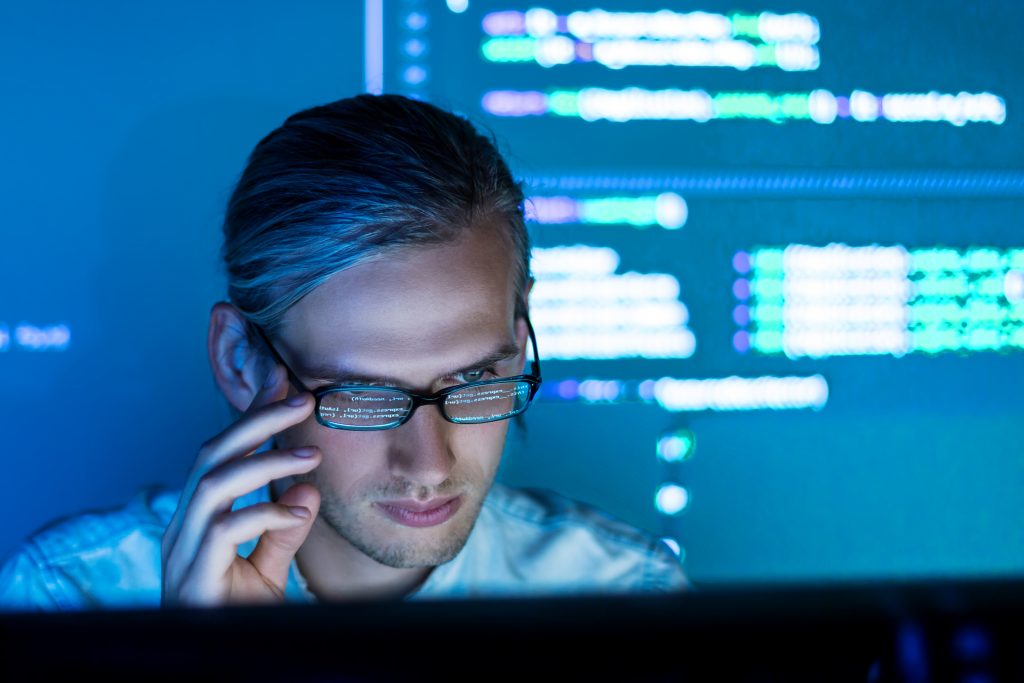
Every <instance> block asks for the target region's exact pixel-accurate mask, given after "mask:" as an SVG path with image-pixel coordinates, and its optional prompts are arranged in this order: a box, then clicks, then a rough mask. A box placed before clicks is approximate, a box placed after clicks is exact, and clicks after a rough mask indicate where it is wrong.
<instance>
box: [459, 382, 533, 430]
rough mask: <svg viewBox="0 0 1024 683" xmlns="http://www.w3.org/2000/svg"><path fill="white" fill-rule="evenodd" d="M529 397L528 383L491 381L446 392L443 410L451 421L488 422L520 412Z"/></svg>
mask: <svg viewBox="0 0 1024 683" xmlns="http://www.w3.org/2000/svg"><path fill="white" fill-rule="evenodd" d="M529 400H530V383H529V382H521V381H517V382H495V383H494V384H482V385H480V386H476V387H467V388H465V389H460V390H459V391H456V392H453V393H451V394H449V395H448V399H447V400H446V401H445V403H444V409H445V412H446V413H448V417H449V418H451V419H452V420H453V421H454V422H490V421H492V420H501V419H504V418H506V417H512V416H513V415H515V414H516V413H521V412H523V411H524V410H526V406H527V404H528V403H529Z"/></svg>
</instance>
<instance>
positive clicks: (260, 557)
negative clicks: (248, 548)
mask: <svg viewBox="0 0 1024 683" xmlns="http://www.w3.org/2000/svg"><path fill="white" fill-rule="evenodd" d="M275 502H276V503H278V504H281V505H288V506H293V505H294V506H297V507H302V508H306V509H307V510H309V512H310V515H309V518H308V519H307V520H306V521H305V522H303V523H301V524H298V525H296V526H293V527H288V528H286V529H269V530H267V531H265V532H263V535H262V536H260V540H259V542H258V543H257V544H256V547H255V548H254V549H253V551H252V553H250V554H249V561H250V562H251V563H252V564H253V566H254V567H256V570H257V571H258V572H259V573H260V574H263V576H265V577H266V578H267V580H268V581H270V582H272V583H273V584H274V585H275V586H278V587H280V588H281V589H282V590H284V587H285V585H286V584H287V582H288V569H289V567H290V566H291V563H292V559H293V558H294V557H295V553H297V552H298V550H299V548H300V547H301V546H302V544H303V542H304V541H305V540H306V537H307V536H308V535H309V532H310V530H311V529H312V528H313V520H315V519H316V515H317V513H318V512H319V511H320V492H319V491H318V490H317V489H316V487H315V486H313V485H312V484H305V483H301V484H296V485H294V486H292V487H291V488H289V489H288V490H287V491H285V492H284V493H282V494H281V497H280V498H278V499H277V500H276V501H275Z"/></svg>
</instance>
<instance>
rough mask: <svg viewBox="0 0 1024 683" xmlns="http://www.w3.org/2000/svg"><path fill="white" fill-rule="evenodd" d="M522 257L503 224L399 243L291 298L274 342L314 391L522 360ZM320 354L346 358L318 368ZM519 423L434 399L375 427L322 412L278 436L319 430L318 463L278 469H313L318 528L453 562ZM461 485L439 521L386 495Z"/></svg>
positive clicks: (312, 435) (445, 490)
mask: <svg viewBox="0 0 1024 683" xmlns="http://www.w3.org/2000/svg"><path fill="white" fill-rule="evenodd" d="M477 227H479V226H477ZM488 227H490V226H488ZM512 268H513V264H512V255H511V252H510V251H509V249H508V246H507V244H506V242H505V241H504V240H503V239H502V238H501V237H500V236H499V235H497V234H496V233H494V232H492V231H491V230H477V229H474V230H471V231H467V232H465V233H464V234H463V236H462V237H461V238H460V239H459V241H457V242H452V243H448V244H444V245H438V246H426V247H425V246H418V247H412V248H410V249H408V250H401V251H396V252H391V253H388V254H385V255H384V256H382V257H380V258H378V259H375V260H372V261H368V262H363V263H360V264H359V265H357V266H354V267H352V268H348V269H346V270H343V271H341V272H339V273H337V274H335V275H334V276H333V277H331V278H330V279H329V280H328V281H327V282H325V283H324V284H322V285H321V286H319V287H318V288H317V289H315V290H313V291H312V292H311V293H310V294H308V295H307V296H305V297H304V298H303V299H302V300H300V301H299V303H297V304H296V305H294V306H293V307H292V308H291V309H290V310H289V311H288V312H287V314H286V316H285V321H284V322H285V324H284V327H283V330H282V332H281V335H280V337H279V338H278V339H276V340H275V345H276V346H277V349H278V351H279V352H280V353H281V355H282V356H283V357H284V359H285V361H287V362H288V364H289V365H290V366H291V367H292V369H293V370H294V371H295V373H296V374H297V375H298V376H299V378H300V379H301V380H302V381H303V383H304V384H305V385H306V387H307V388H309V389H310V390H314V391H315V390H316V389H318V388H320V387H322V386H326V385H328V384H342V383H347V381H348V380H347V376H348V373H349V372H350V373H356V374H359V375H367V376H383V377H392V378H395V380H396V384H397V385H398V386H400V387H402V388H406V389H409V390H411V391H414V392H419V393H424V394H429V393H432V392H434V391H437V390H439V389H443V388H445V387H448V386H452V385H454V384H461V383H464V382H472V381H476V380H481V379H491V378H493V377H495V376H509V375H516V374H520V373H521V372H522V371H523V366H524V363H525V360H526V347H527V346H528V345H529V341H528V333H527V329H526V324H525V322H524V321H523V320H518V321H513V312H514V282H513V270H512ZM508 344H513V345H515V347H516V348H517V349H518V350H519V351H518V353H516V355H514V356H513V357H511V358H508V359H507V360H503V361H499V362H497V363H495V364H493V365H492V366H489V370H484V371H479V372H467V373H464V374H454V375H452V374H450V373H452V372H454V371H455V370H457V369H459V368H464V367H468V366H471V365H473V364H475V363H476V362H477V361H479V360H480V359H482V358H485V357H487V356H488V355H489V354H491V353H492V352H493V351H494V350H495V349H499V348H501V347H502V346H505V345H508ZM320 366H329V367H336V368H339V372H336V373H331V374H326V373H312V372H311V368H315V367H320ZM341 369H344V370H341ZM297 391H298V390H297V389H296V388H292V389H290V390H289V394H294V393H297ZM508 426H509V421H508V420H500V421H496V422H487V423H483V424H452V423H450V422H447V421H446V420H444V418H443V417H442V416H441V414H440V410H439V408H438V406H434V405H424V406H420V407H419V408H417V410H416V412H415V413H414V414H413V415H412V417H411V418H410V419H409V421H408V422H406V423H405V424H403V425H402V426H400V427H397V428H394V429H388V430H377V431H366V432H357V431H349V430H341V429H330V428H328V427H325V426H323V425H321V424H319V423H318V422H317V421H316V417H315V416H314V415H310V417H309V418H308V419H307V420H306V421H304V422H302V423H300V424H298V425H296V426H294V427H292V428H290V429H287V430H285V431H283V432H281V433H280V434H278V435H277V436H276V437H275V438H276V443H277V447H280V448H290V447H297V446H301V445H305V444H314V445H316V446H318V447H319V448H320V449H321V451H322V452H323V461H322V463H321V464H320V466H319V467H317V468H316V469H314V470H313V471H312V472H310V473H308V474H306V475H302V476H297V477H292V478H289V479H285V480H282V482H278V483H279V484H282V483H283V484H284V486H280V487H279V490H281V491H283V490H284V489H285V488H287V487H288V486H290V485H291V483H293V482H297V481H305V482H309V483H311V484H313V485H315V486H316V487H317V489H318V490H319V491H320V497H321V503H320V512H319V514H318V516H317V519H316V521H315V524H314V528H313V530H312V532H311V534H323V533H324V532H328V533H330V532H333V533H334V534H337V535H338V536H340V537H341V538H342V539H344V540H345V541H347V542H348V543H349V544H351V545H352V546H354V547H355V548H357V549H358V550H360V551H362V552H363V553H365V554H366V555H368V556H369V557H371V558H373V559H374V560H376V561H377V562H380V563H382V564H385V565H388V566H391V567H427V566H433V565H437V564H441V563H443V562H447V561H448V560H450V559H452V558H453V557H455V555H457V554H458V552H459V551H460V550H461V549H462V547H463V545H464V544H465V542H466V539H467V538H468V537H469V533H470V531H471V530H472V528H473V524H474V522H475V521H476V518H477V514H478V513H479V511H480V507H481V504H482V502H483V499H484V496H485V495H486V494H487V491H488V490H489V489H490V486H491V484H492V482H493V480H494V475H495V473H496V471H497V468H498V464H499V462H500V460H501V453H502V450H503V447H504V444H505V437H506V433H507V431H508ZM450 496H458V497H459V498H458V501H457V503H458V506H457V508H456V509H455V512H454V514H453V515H451V516H450V517H449V518H447V519H446V520H445V521H443V522H440V523H436V524H429V525H426V526H424V525H419V526H416V525H410V524H409V523H407V522H403V521H401V520H396V519H395V518H394V517H393V514H394V510H393V509H392V511H391V512H392V514H388V511H387V509H386V508H383V507H381V506H380V505H379V504H380V503H382V502H385V501H392V502H394V501H403V500H404V501H410V500H415V501H422V502H427V501H434V500H437V499H444V498H448V497H450ZM324 525H326V527H328V528H325V527H324Z"/></svg>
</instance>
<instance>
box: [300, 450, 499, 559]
mask: <svg viewBox="0 0 1024 683" xmlns="http://www.w3.org/2000/svg"><path fill="white" fill-rule="evenodd" d="M316 471H317V470H314V471H313V472H306V473H302V474H297V475H293V477H292V478H293V479H294V480H295V481H296V482H306V483H309V484H312V485H314V486H315V487H316V488H317V489H318V490H319V491H320V511H319V512H318V513H317V518H318V519H322V520H323V521H324V522H326V523H327V525H328V526H329V527H331V529H333V530H334V533H336V534H338V536H340V537H341V538H343V539H345V540H346V541H348V543H349V544H351V545H352V546H353V547H354V548H356V549H357V550H359V551H360V552H362V553H363V554H364V555H366V556H367V557H369V558H371V559H373V560H375V561H376V562H379V563H380V564H383V565H386V566H388V567H395V568H401V569H408V568H413V567H434V566H437V565H439V564H444V563H445V562H449V561H451V560H452V559H454V558H455V556H456V555H458V554H459V552H461V551H462V548H463V547H465V545H466V541H468V540H469V535H470V533H471V532H472V531H473V527H474V526H475V524H476V520H477V518H478V516H479V514H480V509H481V507H483V501H484V497H485V495H486V493H487V489H485V490H484V491H482V492H476V495H473V496H470V492H464V493H463V500H462V503H461V505H460V506H459V509H458V510H457V511H456V512H455V516H453V517H452V518H450V519H449V520H447V521H446V522H444V523H443V524H441V525H440V527H442V528H443V529H444V530H443V531H439V530H438V529H437V528H434V527H423V528H414V527H406V526H403V525H399V524H397V523H395V522H392V521H391V520H390V519H388V518H387V516H386V515H384V513H383V512H379V511H378V510H377V509H376V508H375V506H370V507H367V506H365V505H360V507H359V508H358V509H355V510H353V508H352V507H351V506H349V505H347V504H345V503H344V502H342V501H341V500H340V499H339V498H338V497H337V496H335V495H334V494H333V493H332V491H331V488H330V486H327V485H325V483H323V482H320V481H319V480H318V478H317V476H316ZM488 488H489V486H488ZM441 493H442V494H443V491H441ZM396 497H397V496H396ZM389 528H390V529H393V530H394V537H393V540H391V541H389V540H388V539H387V538H382V537H381V533H383V534H387V533H388V530H389ZM381 530H383V531H381ZM438 534H442V535H441V536H440V538H438ZM402 536H404V537H406V538H409V537H421V538H417V540H402V538H401V537H402Z"/></svg>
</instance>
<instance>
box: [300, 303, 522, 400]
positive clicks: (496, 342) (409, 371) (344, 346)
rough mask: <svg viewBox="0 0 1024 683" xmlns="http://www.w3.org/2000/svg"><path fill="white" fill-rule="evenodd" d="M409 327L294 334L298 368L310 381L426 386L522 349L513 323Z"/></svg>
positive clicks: (484, 366) (508, 357) (486, 364)
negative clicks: (411, 331)
mask: <svg viewBox="0 0 1024 683" xmlns="http://www.w3.org/2000/svg"><path fill="white" fill-rule="evenodd" d="M408 332H409V330H405V329H394V330H392V329H391V328H389V327H384V328H383V329H381V328H379V327H376V328H375V327H369V326H366V325H363V326H348V327H346V328H345V329H344V330H343V331H342V330H336V331H335V332H334V333H332V332H331V331H330V330H328V329H327V327H326V326H325V327H322V328H319V329H315V330H311V331H310V332H309V334H308V335H301V336H300V335H298V334H296V333H294V331H293V332H292V333H291V334H290V335H289V338H291V339H293V340H294V342H293V343H292V344H290V346H291V347H292V348H294V349H295V350H294V351H293V352H292V358H293V365H294V369H295V371H296V372H297V373H299V374H300V375H301V376H303V377H305V378H307V379H309V380H311V381H325V382H343V381H353V382H385V383H388V384H394V385H398V386H413V385H415V386H426V385H428V384H430V383H432V382H434V381H436V380H437V379H439V378H441V377H445V376H448V375H449V374H452V373H455V372H459V371H466V370H469V369H475V368H486V367H488V366H490V365H493V364H495V363H501V362H502V361H507V360H511V359H513V358H515V357H516V356H517V355H518V354H519V352H520V349H519V347H518V346H517V344H516V340H515V338H514V336H513V334H512V330H511V327H510V325H509V324H506V323H504V322H503V321H501V320H500V319H497V318H496V319H495V320H493V321H492V322H490V323H489V324H484V323H482V322H477V323H475V324H473V323H471V322H469V321H464V324H462V325H457V326H453V327H444V326H439V327H434V328H429V327H424V328H422V329H419V330H416V331H415V333H414V334H409V333H408Z"/></svg>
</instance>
